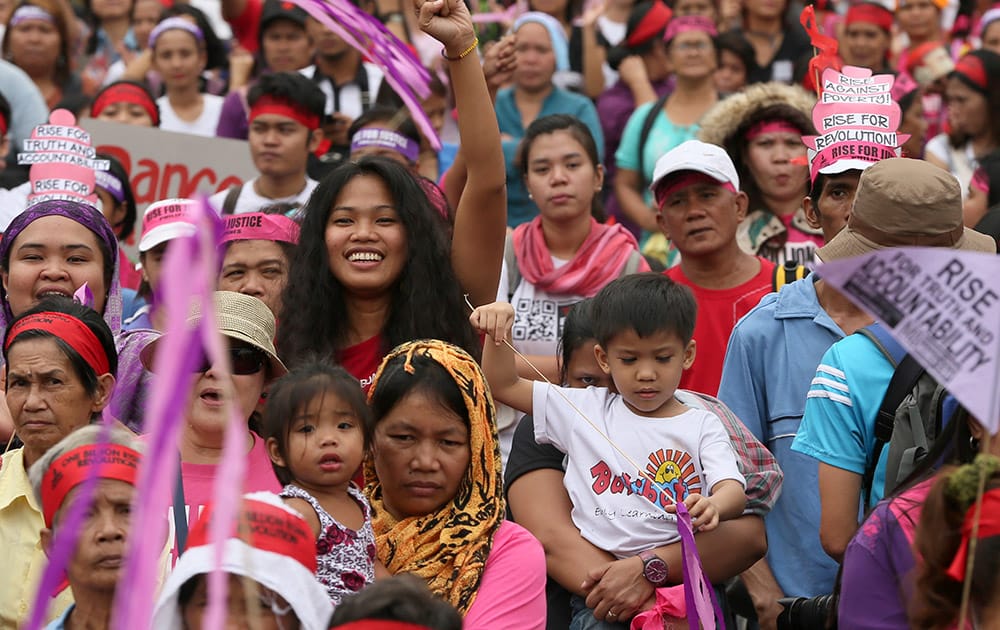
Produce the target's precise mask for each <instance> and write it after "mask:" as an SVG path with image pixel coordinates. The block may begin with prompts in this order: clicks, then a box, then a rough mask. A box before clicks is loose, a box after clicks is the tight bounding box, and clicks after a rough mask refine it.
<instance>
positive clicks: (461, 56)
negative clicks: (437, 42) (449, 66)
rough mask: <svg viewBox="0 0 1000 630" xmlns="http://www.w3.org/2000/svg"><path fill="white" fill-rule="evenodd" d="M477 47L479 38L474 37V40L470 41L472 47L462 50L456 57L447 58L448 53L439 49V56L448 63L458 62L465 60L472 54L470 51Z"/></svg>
mask: <svg viewBox="0 0 1000 630" xmlns="http://www.w3.org/2000/svg"><path fill="white" fill-rule="evenodd" d="M478 47H479V38H478V37H476V38H475V39H473V40H472V45H471V46H469V47H468V48H466V49H465V50H463V51H462V52H460V53H459V54H458V56H457V57H449V56H448V53H447V52H446V51H445V49H444V48H442V49H441V56H442V57H444V58H445V59H447V60H448V61H459V60H461V59H465V58H466V57H468V56H469V55H470V54H471V53H472V51H473V50H475V49H476V48H478Z"/></svg>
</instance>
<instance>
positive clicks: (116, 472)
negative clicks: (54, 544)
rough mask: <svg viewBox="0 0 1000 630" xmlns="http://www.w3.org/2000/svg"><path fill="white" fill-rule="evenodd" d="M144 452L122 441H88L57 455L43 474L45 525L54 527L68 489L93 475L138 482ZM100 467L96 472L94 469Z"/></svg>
mask: <svg viewBox="0 0 1000 630" xmlns="http://www.w3.org/2000/svg"><path fill="white" fill-rule="evenodd" d="M141 459H142V455H140V454H139V453H138V451H135V450H133V449H130V448H128V447H127V446H121V445H120V444H85V445H84V446H80V447H77V448H74V449H73V450H71V451H68V452H66V453H63V454H62V455H60V456H59V457H57V458H56V459H55V460H54V461H53V462H52V464H50V465H49V469H48V470H46V471H45V476H44V477H42V487H41V494H42V515H43V516H44V517H45V526H46V527H48V528H51V527H52V522H53V520H54V519H55V516H56V512H58V511H59V508H60V507H62V504H63V501H64V500H65V499H66V495H67V494H69V491H70V490H72V489H73V488H75V487H77V486H78V485H80V484H81V483H83V482H84V481H85V480H86V479H87V477H89V476H90V475H92V474H93V475H95V476H97V477H98V478H100V479H117V480H118V481H124V482H125V483H129V484H132V485H133V486H134V485H135V481H136V479H137V478H138V476H139V461H140V460H141ZM95 466H96V467H97V471H96V472H93V473H92V472H91V469H93V468H94V467H95Z"/></svg>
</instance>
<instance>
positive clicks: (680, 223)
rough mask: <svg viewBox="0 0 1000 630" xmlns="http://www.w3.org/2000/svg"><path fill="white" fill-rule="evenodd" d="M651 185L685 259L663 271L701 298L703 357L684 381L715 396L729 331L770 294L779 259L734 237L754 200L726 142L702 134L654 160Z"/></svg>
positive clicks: (697, 331) (697, 336) (660, 216)
mask: <svg viewBox="0 0 1000 630" xmlns="http://www.w3.org/2000/svg"><path fill="white" fill-rule="evenodd" d="M650 189H651V190H652V191H653V197H654V199H655V200H656V207H657V223H658V224H659V226H660V229H661V230H662V231H663V234H664V235H665V236H666V237H667V238H668V239H669V240H670V242H671V245H672V246H673V247H675V248H677V251H679V252H680V254H681V262H680V264H679V265H677V266H675V267H672V268H670V269H668V270H667V271H666V272H665V273H666V275H667V276H669V277H670V278H671V279H672V280H674V281H675V282H679V283H680V284H683V285H686V286H688V287H690V289H691V291H692V292H693V293H694V297H695V300H696V301H697V302H698V318H697V320H696V323H695V327H694V340H695V342H696V344H697V348H698V351H697V357H696V358H695V362H694V365H693V366H692V367H691V369H689V370H685V372H684V376H683V377H681V383H680V387H681V389H690V390H694V391H697V392H702V393H705V394H710V395H712V396H714V395H716V393H717V392H718V389H719V381H720V379H721V378H722V362H723V359H724V358H725V355H726V344H728V343H729V334H730V333H731V332H732V330H733V326H735V325H736V322H737V321H739V319H740V318H741V317H743V316H744V315H745V314H746V313H747V312H748V311H749V310H750V309H752V308H753V307H754V306H756V305H757V302H759V301H760V299H761V298H762V297H764V296H765V295H767V294H768V293H770V292H771V290H772V288H771V287H772V283H773V280H772V278H773V274H774V263H772V262H770V261H768V260H765V259H763V258H760V257H758V256H753V255H751V254H747V253H746V252H744V251H743V250H742V249H740V246H739V245H738V244H737V243H736V228H737V226H738V225H739V224H740V221H742V220H743V218H744V217H745V216H746V212H747V204H748V199H747V196H746V193H743V192H741V191H740V179H739V175H737V173H736V167H735V166H734V165H733V161H732V160H731V159H729V156H728V155H727V154H726V152H725V150H723V149H722V148H721V147H719V146H716V145H714V144H706V143H704V142H700V141H698V140H689V141H687V142H685V143H683V144H681V145H680V146H678V147H676V148H675V149H673V150H672V151H670V152H668V153H666V154H665V155H663V156H662V157H661V158H660V159H659V160H657V161H656V168H655V169H654V171H653V183H652V185H651V186H650Z"/></svg>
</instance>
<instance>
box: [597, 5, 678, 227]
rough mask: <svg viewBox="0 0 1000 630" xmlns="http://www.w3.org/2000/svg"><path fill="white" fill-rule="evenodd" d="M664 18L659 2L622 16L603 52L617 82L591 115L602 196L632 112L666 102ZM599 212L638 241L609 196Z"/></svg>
mask: <svg viewBox="0 0 1000 630" xmlns="http://www.w3.org/2000/svg"><path fill="white" fill-rule="evenodd" d="M670 16H671V11H670V9H669V8H668V7H667V5H665V4H663V2H661V1H660V0H652V1H647V2H641V3H639V4H637V5H635V6H634V7H633V8H632V12H631V13H630V14H629V16H628V22H627V26H626V28H627V30H626V32H625V39H623V40H622V42H621V44H619V45H618V46H615V47H614V48H612V49H611V50H609V51H608V64H609V65H610V66H611V68H612V69H614V70H616V71H617V72H618V81H616V82H615V84H614V85H612V86H611V87H609V88H608V89H606V90H605V91H604V93H603V94H601V95H600V96H599V97H598V98H597V114H598V116H599V117H600V119H601V129H602V131H603V132H604V164H605V173H604V177H605V187H604V189H605V190H606V191H609V192H611V191H614V177H615V151H617V150H618V144H619V143H620V142H621V139H622V133H624V131H625V123H627V122H628V119H629V117H630V116H631V115H632V112H634V111H635V108H636V107H638V106H639V105H642V104H644V103H650V102H653V101H655V100H656V99H658V98H661V97H663V96H666V95H667V94H668V93H669V92H670V89H671V88H672V85H673V83H672V81H671V80H670V67H669V65H668V63H667V48H666V45H665V44H664V43H663V33H664V32H665V31H666V29H667V23H668V22H669V21H670ZM605 209H606V210H607V212H608V214H609V215H610V216H613V217H615V218H616V219H617V220H618V221H620V222H621V223H622V224H623V225H625V227H627V228H628V229H629V230H631V231H632V233H633V234H635V235H636V236H638V234H639V227H638V226H637V225H635V224H634V223H633V222H632V221H629V220H628V219H627V218H626V217H625V214H624V213H623V212H622V210H621V206H620V205H618V198H617V197H615V195H614V194H609V195H608V196H607V199H606V201H605Z"/></svg>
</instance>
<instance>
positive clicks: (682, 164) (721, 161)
mask: <svg viewBox="0 0 1000 630" xmlns="http://www.w3.org/2000/svg"><path fill="white" fill-rule="evenodd" d="M680 171H695V172H697V173H703V174H705V175H708V176H709V177H711V178H712V179H714V180H717V181H718V182H719V183H720V184H731V185H732V187H733V188H734V189H735V190H739V189H740V176H739V175H737V174H736V166H735V165H734V164H733V161H732V160H731V159H730V158H729V154H728V153H726V150H725V149H723V148H722V147H720V146H719V145H716V144H708V143H707V142H702V141H701V140H688V141H687V142H684V143H682V144H680V145H678V146H676V147H674V148H673V149H671V150H670V151H667V152H666V153H664V154H663V155H662V156H660V159H658V160H657V161H656V167H655V168H654V169H653V182H652V183H651V184H650V185H649V189H650V190H655V189H656V187H657V186H658V185H659V184H660V182H662V181H663V179H664V178H665V177H667V176H669V175H672V174H674V173H679V172H680Z"/></svg>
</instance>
